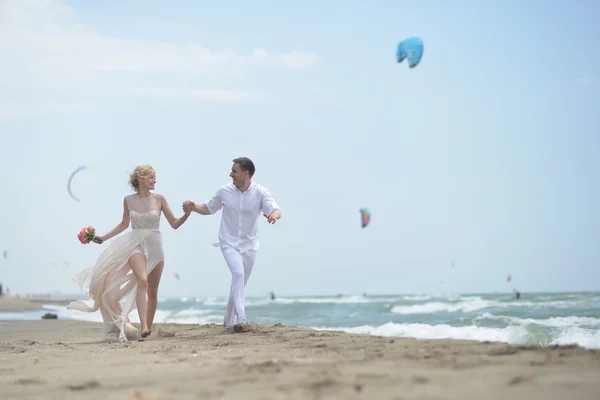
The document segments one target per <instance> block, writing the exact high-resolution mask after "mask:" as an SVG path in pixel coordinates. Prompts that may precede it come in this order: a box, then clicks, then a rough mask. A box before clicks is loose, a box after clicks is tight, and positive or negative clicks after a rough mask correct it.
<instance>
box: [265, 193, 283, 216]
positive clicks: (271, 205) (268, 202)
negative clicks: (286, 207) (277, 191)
mask: <svg viewBox="0 0 600 400" xmlns="http://www.w3.org/2000/svg"><path fill="white" fill-rule="evenodd" d="M260 208H261V210H262V212H263V213H265V214H271V213H272V212H273V211H275V210H281V209H280V208H279V205H278V204H277V202H276V201H275V198H274V197H273V195H272V194H271V192H269V191H268V190H267V189H265V191H264V192H263V193H262V198H261V201H260Z"/></svg>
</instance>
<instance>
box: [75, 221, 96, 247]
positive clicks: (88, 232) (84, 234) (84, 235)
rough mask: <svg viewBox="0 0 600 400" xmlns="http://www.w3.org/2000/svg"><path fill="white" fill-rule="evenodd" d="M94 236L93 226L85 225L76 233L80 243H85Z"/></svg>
mask: <svg viewBox="0 0 600 400" xmlns="http://www.w3.org/2000/svg"><path fill="white" fill-rule="evenodd" d="M95 237H96V230H95V229H94V227H93V226H91V225H90V226H86V227H85V228H83V229H81V231H80V232H79V233H78V234H77V239H79V241H80V242H81V244H87V243H89V242H91V241H92V240H94V238H95Z"/></svg>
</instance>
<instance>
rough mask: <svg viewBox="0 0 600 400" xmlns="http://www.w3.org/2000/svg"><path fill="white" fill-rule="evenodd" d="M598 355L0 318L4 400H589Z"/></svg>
mask: <svg viewBox="0 0 600 400" xmlns="http://www.w3.org/2000/svg"><path fill="white" fill-rule="evenodd" d="M599 377H600V352H598V351H592V350H585V349H582V348H580V347H577V346H567V347H552V348H543V347H539V346H518V345H507V344H502V343H489V342H486V343H483V342H471V341H458V340H416V339H409V338H402V339H400V338H383V337H373V336H362V335H351V334H347V333H342V332H323V331H313V330H310V329H300V328H295V327H287V326H281V325H257V326H256V327H254V328H253V329H252V330H251V331H250V332H245V333H238V334H233V333H229V332H227V331H225V330H224V329H223V328H222V327H221V326H218V325H215V324H210V325H177V324H157V325H155V327H154V329H153V333H152V335H151V336H150V337H148V338H146V340H144V341H138V340H132V341H130V342H128V343H119V342H116V341H114V340H111V339H107V338H106V337H104V336H103V334H102V329H101V325H100V324H98V323H90V322H80V321H65V320H40V321H0V386H1V387H2V389H1V392H2V398H3V399H82V398H85V399H147V400H149V399H398V400H400V399H406V400H408V399H489V400H493V399H503V400H506V399H511V400H517V399H545V400H549V399H561V400H562V399H567V398H568V399H569V400H575V399H586V400H589V399H592V398H595V396H597V394H598V393H599V392H600V379H599Z"/></svg>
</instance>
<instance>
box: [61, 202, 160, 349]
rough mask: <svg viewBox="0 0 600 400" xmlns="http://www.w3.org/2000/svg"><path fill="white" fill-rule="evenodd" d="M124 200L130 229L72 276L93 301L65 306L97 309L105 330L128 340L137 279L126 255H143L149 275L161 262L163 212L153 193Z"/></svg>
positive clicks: (72, 308) (76, 308) (85, 309)
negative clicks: (127, 210) (83, 268)
mask: <svg viewBox="0 0 600 400" xmlns="http://www.w3.org/2000/svg"><path fill="white" fill-rule="evenodd" d="M125 199H126V202H127V207H128V209H129V215H130V221H131V228H132V230H131V231H130V232H128V233H127V234H125V235H123V236H120V237H118V238H115V239H113V240H112V242H111V243H110V244H109V246H108V247H107V248H106V250H104V251H103V252H102V254H100V257H99V258H98V261H97V262H96V265H95V266H93V267H90V268H87V269H85V270H83V271H81V272H80V273H79V274H77V275H76V276H75V277H74V278H73V280H74V281H75V282H76V283H77V284H78V285H79V287H80V288H81V289H82V290H83V291H85V292H86V293H87V294H88V295H89V296H90V297H91V299H92V300H91V301H90V300H88V301H84V300H77V301H74V302H72V303H70V304H69V305H68V306H67V308H68V309H71V310H79V311H84V312H95V311H98V310H100V312H101V313H102V320H103V321H104V328H105V333H107V334H110V333H113V332H118V333H119V334H118V338H119V340H121V341H126V340H127V337H126V335H125V332H126V328H129V329H135V328H134V327H133V326H132V325H131V323H129V322H128V320H127V316H128V315H129V313H131V311H133V309H134V308H135V307H136V302H135V297H136V292H137V279H136V277H135V275H134V274H133V271H132V270H131V266H130V265H129V258H130V257H131V256H132V255H134V254H136V253H140V254H142V255H143V256H144V257H145V259H146V260H147V271H148V275H150V273H151V272H152V270H153V269H154V268H155V267H156V266H157V265H158V264H159V263H160V262H161V261H164V253H163V245H162V235H161V233H160V230H159V227H160V217H161V215H162V204H161V201H160V197H158V196H156V194H154V193H152V194H151V195H150V196H148V197H145V198H142V197H140V196H139V195H138V194H137V193H135V194H132V195H129V196H127V197H125ZM88 303H89V304H88Z"/></svg>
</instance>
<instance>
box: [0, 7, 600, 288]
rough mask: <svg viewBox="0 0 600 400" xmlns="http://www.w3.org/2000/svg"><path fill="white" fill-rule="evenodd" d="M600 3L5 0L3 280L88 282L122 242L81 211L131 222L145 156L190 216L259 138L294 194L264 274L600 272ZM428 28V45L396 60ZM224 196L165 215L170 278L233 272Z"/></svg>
mask: <svg viewBox="0 0 600 400" xmlns="http://www.w3.org/2000/svg"><path fill="white" fill-rule="evenodd" d="M599 17H600V5H598V3H595V2H593V1H571V2H568V3H567V2H565V1H561V2H559V1H547V2H543V4H542V2H539V1H518V2H517V1H505V2H479V3H477V4H476V2H472V1H466V0H464V1H453V2H446V1H442V0H440V1H426V2H424V1H376V0H373V1H369V2H364V1H360V2H359V1H347V2H344V3H343V5H342V3H341V2H338V1H336V2H334V1H327V0H320V1H318V2H317V1H311V0H307V1H304V2H301V3H297V4H292V3H289V4H288V3H286V4H283V3H282V2H276V1H256V2H252V4H250V3H249V2H242V1H231V2H227V3H224V2H208V1H179V2H170V3H169V2H163V1H160V2H159V1H141V0H140V1H137V0H130V1H122V0H119V1H117V0H105V1H102V2H90V1H87V0H71V1H59V0H0V132H2V134H1V138H2V142H3V146H2V149H3V155H2V157H0V174H1V175H0V177H1V181H0V182H1V190H2V192H1V193H2V195H1V198H2V208H1V221H0V249H4V250H6V251H7V255H8V258H6V259H3V258H0V281H2V282H3V283H4V286H5V287H9V288H10V289H11V291H12V292H13V293H20V294H26V293H45V292H57V291H58V292H63V293H78V292H79V288H78V287H77V285H76V284H75V283H74V282H73V280H72V277H73V276H74V275H75V274H77V273H78V272H79V271H81V270H82V269H84V268H87V267H89V266H92V265H94V263H95V261H96V259H97V258H98V256H99V255H100V253H101V252H102V250H103V249H104V248H106V246H107V244H104V245H102V246H98V245H94V244H89V245H85V246H84V245H81V244H80V243H79V242H78V240H77V238H76V235H77V233H78V232H79V230H80V229H81V228H82V227H83V226H87V225H93V226H94V227H95V228H96V229H97V230H98V231H99V232H100V233H105V232H107V231H109V230H110V229H112V228H113V227H114V226H115V225H117V224H118V223H119V222H120V220H121V217H122V212H123V210H122V208H123V197H124V196H126V195H128V194H130V193H131V189H130V188H129V187H128V185H127V181H128V174H129V173H130V172H131V171H132V170H133V169H134V168H135V166H136V165H139V164H151V165H152V166H153V167H154V168H155V169H156V171H157V184H156V192H159V193H162V194H164V195H165V196H166V197H167V199H168V201H169V204H170V206H171V208H172V209H173V211H174V212H175V214H176V216H179V215H181V213H182V211H181V204H182V202H183V201H185V200H188V199H191V200H194V201H196V202H203V201H205V200H207V199H209V198H210V197H211V196H212V195H213V194H214V193H215V192H216V190H217V189H218V187H219V186H221V185H223V184H226V183H229V182H230V179H229V177H228V174H229V171H230V168H231V164H232V163H231V160H232V159H233V158H235V157H238V156H247V157H250V158H251V159H252V160H254V162H255V164H256V168H257V170H256V175H255V177H254V181H255V182H257V183H259V184H261V185H263V186H265V187H267V188H268V189H269V190H270V191H271V193H272V194H273V195H274V197H275V199H276V200H277V201H278V203H279V205H280V206H281V209H282V219H281V220H280V221H278V222H277V223H276V224H275V225H268V224H267V223H266V221H265V220H263V219H261V220H260V221H259V224H260V225H259V232H260V246H261V249H260V251H259V255H258V258H257V262H256V265H255V267H254V270H253V272H252V276H251V277H250V280H249V282H248V286H247V293H248V295H249V296H263V295H265V294H266V293H268V292H270V291H275V293H276V294H278V295H280V296H284V295H332V294H338V293H344V294H360V293H369V294H378V293H381V294H392V293H393V294H396V293H397V294H400V293H443V292H446V293H448V292H450V293H457V292H461V293H467V292H471V293H482V292H507V291H512V289H513V288H517V289H519V290H521V291H522V292H534V291H590V290H598V289H600V272H599V268H598V267H599V266H600V246H599V245H598V242H599V239H600V228H599V226H600V225H599V220H600V212H599V211H598V205H599V204H600V185H599V183H600V158H599V157H598V154H599V153H600V135H599V134H598V133H599V130H598V126H599V122H600V114H599V113H598V110H600V52H599V51H598V50H599V45H598V43H599V39H600V25H598V24H597V21H598V18H599ZM411 36H419V37H421V38H422V39H423V41H424V43H425V50H424V54H423V58H422V61H421V63H420V64H419V65H418V66H417V67H416V68H412V69H411V68H409V67H408V65H407V64H406V62H403V63H396V60H395V52H396V46H397V44H398V43H399V42H400V41H401V40H403V39H405V38H408V37H411ZM79 166H88V167H91V168H92V169H90V170H85V171H83V172H81V173H80V174H78V175H77V176H76V177H75V179H74V180H73V192H74V193H75V195H76V196H77V197H78V198H79V199H80V202H77V201H75V200H74V199H72V198H71V197H70V196H69V194H68V192H67V180H68V178H69V175H70V174H71V172H72V171H73V170H75V169H76V168H77V167H79ZM361 207H368V208H369V209H370V210H371V212H372V220H371V224H370V225H369V226H368V227H367V228H365V229H361V226H360V214H359V208H361ZM220 217H221V214H218V215H213V216H202V215H199V214H194V215H192V216H191V217H190V218H189V220H188V221H187V222H186V223H185V224H184V225H183V226H182V227H181V228H179V229H178V230H173V229H171V227H170V226H169V225H168V223H167V221H166V219H164V217H163V219H162V221H161V230H162V232H163V242H164V250H165V269H164V273H163V278H162V281H161V286H160V289H159V295H160V296H161V297H163V296H225V295H227V293H228V291H229V284H230V272H229V270H228V268H227V266H226V265H225V262H224V260H223V258H222V255H221V253H220V251H219V250H218V249H217V248H214V247H212V246H211V243H212V242H215V241H217V230H218V226H219V222H220ZM453 261H454V262H455V268H452V267H451V264H452V262H453ZM65 262H66V263H65ZM175 273H178V274H179V276H180V279H179V280H177V279H175V277H174V274H175ZM507 274H512V276H513V281H512V283H510V284H507V282H506V277H507ZM442 281H443V283H442Z"/></svg>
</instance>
